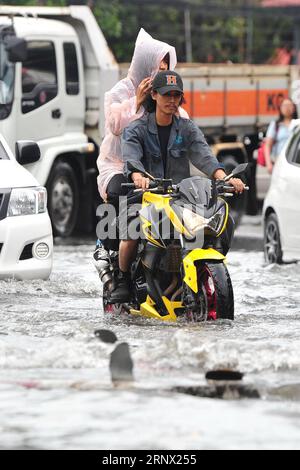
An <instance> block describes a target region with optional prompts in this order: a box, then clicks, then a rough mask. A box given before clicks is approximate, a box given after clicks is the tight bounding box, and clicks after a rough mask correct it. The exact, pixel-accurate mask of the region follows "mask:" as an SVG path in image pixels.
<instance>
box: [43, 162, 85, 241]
mask: <svg viewBox="0 0 300 470" xmlns="http://www.w3.org/2000/svg"><path fill="white" fill-rule="evenodd" d="M46 186H47V191H48V211H49V215H50V219H51V222H52V229H53V235H54V236H58V237H68V236H70V235H71V234H72V232H73V230H74V228H75V225H76V222H77V216H78V207H79V190H78V184H77V179H76V176H75V173H74V170H73V168H72V167H71V166H70V165H68V164H67V163H63V162H58V163H56V165H55V166H54V167H53V169H52V171H51V173H50V176H49V179H48V182H47V185H46Z"/></svg>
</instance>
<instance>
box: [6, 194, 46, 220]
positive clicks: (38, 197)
mask: <svg viewBox="0 0 300 470" xmlns="http://www.w3.org/2000/svg"><path fill="white" fill-rule="evenodd" d="M46 210H47V191H46V188H43V187H40V188H16V189H13V190H12V192H11V195H10V200H9V204H8V209H7V217H14V216H17V215H33V214H41V213H43V212H46Z"/></svg>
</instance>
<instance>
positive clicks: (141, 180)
mask: <svg viewBox="0 0 300 470" xmlns="http://www.w3.org/2000/svg"><path fill="white" fill-rule="evenodd" d="M131 179H132V181H133V183H134V185H135V187H136V189H142V190H143V191H145V190H146V189H149V185H150V179H149V178H145V176H143V175H142V174H141V173H132V175H131Z"/></svg>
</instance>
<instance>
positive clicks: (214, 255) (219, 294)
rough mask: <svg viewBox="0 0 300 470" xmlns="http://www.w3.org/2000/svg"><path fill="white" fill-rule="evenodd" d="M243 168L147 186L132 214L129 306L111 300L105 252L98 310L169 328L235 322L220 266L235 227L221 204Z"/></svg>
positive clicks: (113, 269)
mask: <svg viewBox="0 0 300 470" xmlns="http://www.w3.org/2000/svg"><path fill="white" fill-rule="evenodd" d="M246 168H247V164H243V165H239V166H238V167H237V168H236V169H235V170H234V171H233V172H232V173H231V174H230V175H228V176H227V178H225V180H223V181H218V182H215V181H211V180H209V179H207V178H204V177H200V176H195V177H192V178H188V179H185V180H183V181H182V182H181V183H180V184H178V185H173V184H172V181H171V180H154V181H152V182H151V185H150V188H149V189H148V190H147V191H145V192H143V193H142V204H141V207H140V208H139V210H138V211H137V214H138V218H139V222H140V227H141V232H142V237H141V239H140V242H139V249H138V255H137V257H136V260H135V262H134V263H133V265H132V267H131V282H132V294H131V300H130V302H128V304H126V305H115V304H112V303H111V302H110V292H111V291H112V289H113V287H114V285H115V280H116V278H117V276H118V269H119V268H118V253H117V252H115V253H110V256H109V261H108V265H107V266H106V267H105V268H104V269H103V271H102V275H101V273H100V278H101V279H102V282H103V308H104V312H116V311H118V312H120V311H122V310H125V311H126V312H128V313H130V314H132V315H141V316H143V317H147V318H154V319H158V320H162V321H170V322H175V321H177V320H178V319H181V318H185V319H187V320H189V321H193V322H199V321H205V320H217V319H230V320H233V319H234V296H233V289H232V284H231V279H230V275H229V272H228V269H227V267H226V254H227V252H228V250H229V248H230V244H231V241H232V236H233V225H234V223H233V221H232V218H231V217H230V215H229V206H228V203H227V202H226V200H225V198H226V197H231V196H233V187H232V186H231V185H230V184H229V183H228V181H229V179H230V178H232V177H233V176H236V175H239V174H241V173H243V172H244V171H245V170H246ZM125 186H126V187H127V188H131V189H133V188H134V185H132V184H126V185H125ZM246 189H248V188H246ZM139 191H140V190H135V191H133V193H134V194H133V196H132V197H133V198H134V197H135V198H136V195H137V194H138V193H139ZM129 202H130V197H129Z"/></svg>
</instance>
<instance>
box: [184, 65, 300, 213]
mask: <svg viewBox="0 0 300 470" xmlns="http://www.w3.org/2000/svg"><path fill="white" fill-rule="evenodd" d="M176 70H177V71H178V73H180V74H181V76H182V77H183V79H184V86H185V98H186V105H185V108H186V110H187V112H188V113H189V115H190V117H191V118H192V119H193V120H194V121H195V122H196V123H197V124H198V125H199V127H200V128H201V129H202V131H203V132H204V134H205V135H206V137H207V139H208V141H209V142H210V144H211V146H212V149H213V151H214V154H215V155H216V156H217V158H218V159H219V160H220V161H222V162H223V163H224V165H225V167H226V168H227V169H228V170H230V169H231V168H232V167H234V166H235V165H237V164H238V163H241V162H244V161H247V160H248V161H249V162H250V163H251V164H252V165H250V169H249V173H248V182H249V185H250V187H251V190H250V193H249V194H248V212H249V213H255V212H256V210H257V196H258V197H259V198H262V197H263V196H264V195H265V193H266V190H267V187H268V183H269V177H268V176H267V174H266V172H264V171H262V169H261V168H259V169H258V172H257V175H256V162H255V160H254V159H253V152H254V150H255V149H256V148H257V147H258V145H259V142H260V140H261V138H262V136H263V134H264V133H265V131H266V129H267V127H268V125H269V123H270V122H271V121H272V120H273V119H276V118H277V117H278V107H279V105H280V103H281V101H282V99H283V98H285V97H287V96H291V97H292V98H293V99H294V101H295V102H296V101H297V98H299V76H300V69H299V67H297V66H281V65H248V64H239V65H233V64H228V65H227V64H219V65H217V64H215V65H202V64H181V65H180V66H179V67H178V68H177V69H176ZM297 95H298V96H297ZM298 101H299V100H298ZM298 104H299V103H298ZM256 185H257V188H256ZM243 204H245V201H243V202H238V200H237V201H236V203H235V204H234V203H233V206H234V205H236V210H238V212H241V211H242V210H243V207H241V206H243Z"/></svg>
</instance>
